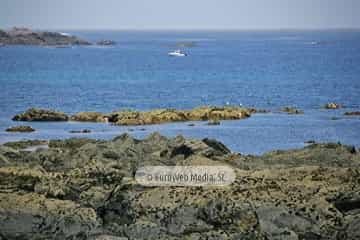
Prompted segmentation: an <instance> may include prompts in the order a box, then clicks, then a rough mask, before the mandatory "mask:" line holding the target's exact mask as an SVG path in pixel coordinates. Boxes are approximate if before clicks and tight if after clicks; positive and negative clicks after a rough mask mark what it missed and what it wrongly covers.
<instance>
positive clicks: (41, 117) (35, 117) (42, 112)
mask: <svg viewBox="0 0 360 240" xmlns="http://www.w3.org/2000/svg"><path fill="white" fill-rule="evenodd" d="M68 119H69V117H68V116H67V115H66V114H65V113H63V112H57V111H53V110H47V109H37V108H30V109H28V110H27V111H26V112H23V113H20V114H17V115H15V116H14V117H13V118H12V120H14V121H27V122H32V121H68Z"/></svg>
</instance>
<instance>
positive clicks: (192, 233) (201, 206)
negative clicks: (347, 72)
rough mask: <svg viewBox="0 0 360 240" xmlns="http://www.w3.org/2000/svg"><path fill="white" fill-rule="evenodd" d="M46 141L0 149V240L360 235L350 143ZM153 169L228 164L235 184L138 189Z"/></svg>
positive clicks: (359, 175)
mask: <svg viewBox="0 0 360 240" xmlns="http://www.w3.org/2000/svg"><path fill="white" fill-rule="evenodd" d="M39 142H40V143H43V142H41V141H39ZM22 144H24V143H22ZM28 144H30V143H28ZM28 144H25V145H26V146H27V147H28ZM33 144H36V142H33ZM25 145H23V146H22V147H25ZM47 145H48V148H47V149H38V150H35V151H24V150H22V149H21V144H20V145H16V143H13V144H12V145H11V144H6V146H5V145H1V146H0V216H2V217H1V218H0V236H1V238H2V239H50V238H51V239H98V240H100V239H117V240H120V239H121V240H126V239H174V240H175V239H213V240H215V239H224V240H225V239H234V240H235V239H264V240H265V239H353V240H355V239H359V237H360V231H359V229H360V225H359V224H360V184H359V182H360V154H359V152H358V150H357V149H355V148H353V147H350V146H345V145H341V144H338V143H312V144H310V145H308V146H306V147H305V148H303V149H297V150H286V151H272V152H269V153H266V154H264V155H261V156H252V155H242V154H239V153H233V152H231V151H230V150H229V149H228V148H227V147H226V146H225V145H223V144H222V143H221V142H218V141H216V140H214V139H203V140H197V139H186V138H184V137H182V136H177V137H174V138H166V137H164V136H161V135H160V134H158V133H153V134H151V135H150V136H148V137H147V138H145V139H143V140H138V139H134V138H132V137H130V136H129V135H126V134H124V135H120V136H118V137H116V138H114V139H112V140H94V139H76V138H71V139H67V140H50V141H49V142H47ZM151 165H155V166H156V165H157V166H159V165H160V166H172V165H178V166H184V165H186V166H192V165H196V166H199V165H207V166H217V165H227V166H230V167H231V168H233V169H234V171H235V172H236V180H235V182H233V183H232V184H231V185H230V186H227V187H145V186H142V185H139V184H138V183H137V182H136V180H135V179H134V173H135V172H136V170H137V169H138V168H140V167H142V166H151Z"/></svg>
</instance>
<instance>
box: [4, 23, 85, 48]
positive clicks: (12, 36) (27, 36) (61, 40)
mask: <svg viewBox="0 0 360 240" xmlns="http://www.w3.org/2000/svg"><path fill="white" fill-rule="evenodd" d="M0 44H2V45H45V46H56V45H60V46H61V45H90V44H91V43H90V42H88V41H86V40H83V39H80V38H78V37H75V36H71V35H68V34H62V33H59V32H48V31H34V30H31V29H28V28H17V27H14V28H12V29H11V30H9V31H3V30H0Z"/></svg>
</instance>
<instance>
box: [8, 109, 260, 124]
mask: <svg viewBox="0 0 360 240" xmlns="http://www.w3.org/2000/svg"><path fill="white" fill-rule="evenodd" d="M255 112H257V110H255V109H248V108H241V107H209V106H207V107H197V108H193V109H191V110H176V109H156V110H151V111H146V112H141V111H130V110H122V111H114V112H111V113H107V114H102V113H100V112H80V113H77V114H75V115H73V116H68V115H66V114H65V113H63V112H58V111H54V110H47V109H35V108H30V109H28V110H27V111H25V112H23V113H20V114H17V115H15V116H14V117H13V118H12V119H13V120H14V121H68V120H72V121H84V122H109V123H111V124H114V125H126V126H136V125H149V124H160V123H168V122H185V121H208V120H216V121H219V120H236V119H243V118H247V117H250V116H251V114H252V113H255Z"/></svg>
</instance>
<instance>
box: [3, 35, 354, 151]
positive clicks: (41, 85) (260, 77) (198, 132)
mask: <svg viewBox="0 0 360 240" xmlns="http://www.w3.org/2000/svg"><path fill="white" fill-rule="evenodd" d="M64 32H66V31H64ZM70 33H72V34H75V35H77V36H80V37H82V38H84V39H87V40H92V41H96V40H100V39H111V40H115V41H117V42H118V44H117V45H115V46H110V47H100V46H84V47H73V48H57V49H55V48H43V47H35V46H34V47H29V46H6V47H0V90H1V91H0V110H1V111H0V142H1V143H3V142H7V141H14V140H20V139H35V138H36V139H54V138H67V137H94V138H105V139H109V138H112V137H114V136H115V135H118V134H121V133H124V132H128V133H129V134H131V135H133V136H135V137H139V138H142V137H144V136H146V135H148V134H149V133H151V132H153V131H160V132H161V133H163V134H165V135H168V136H175V135H177V134H183V135H185V136H187V137H196V138H204V137H212V138H216V139H218V140H221V141H222V142H223V143H225V144H226V145H227V146H229V147H230V148H231V149H232V150H234V151H239V152H241V153H251V154H260V153H263V152H265V151H269V150H274V149H289V148H298V147H302V146H303V145H304V141H307V140H316V141H322V142H325V141H335V142H338V141H340V142H342V143H346V144H351V145H356V146H358V147H360V137H359V133H360V118H359V117H354V116H353V117H345V116H343V113H344V112H345V111H360V31H302V32H298V31H283V32H282V31H277V32H270V31H269V32H256V31H249V32H137V31H122V32H111V31H107V32H95V31H94V32H70ZM184 41H194V42H196V44H197V45H196V46H195V47H191V48H184V49H183V50H184V51H185V52H186V53H188V54H189V56H188V57H185V58H171V57H168V56H167V52H169V51H172V50H175V49H177V47H176V43H177V42H184ZM328 102H336V103H339V104H341V105H345V106H346V107H347V108H346V109H341V110H333V111H328V110H321V109H320V106H322V105H324V104H326V103H328ZM225 104H230V105H243V106H247V107H256V108H264V109H269V110H272V111H273V113H270V114H255V115H253V116H252V117H251V118H248V119H246V120H239V121H223V122H222V124H221V125H220V126H206V125H205V123H204V122H197V123H195V126H194V127H190V126H188V123H171V124H162V125H153V126H145V127H116V126H110V125H107V124H102V123H74V122H68V123H25V124H26V125H31V126H33V127H34V128H36V129H37V131H36V132H34V133H7V132H5V129H6V128H7V127H9V126H13V125H23V124H24V123H21V122H13V121H11V117H12V116H13V115H15V114H16V113H19V112H22V111H24V110H26V109H27V108H29V107H40V108H50V109H56V110H60V111H64V112H66V113H68V114H72V113H76V112H79V111H100V112H110V111H112V110H117V109H134V110H149V109H154V108H180V109H188V108H192V107H196V106H199V105H219V106H222V105H225ZM284 106H292V107H297V108H300V109H302V110H304V111H305V114H304V115H287V114H282V113H278V112H277V111H278V110H279V109H280V108H281V107H284ZM84 128H88V129H91V130H92V133H91V134H69V133H68V131H69V130H79V129H84ZM141 128H145V130H143V129H142V130H141ZM130 129H131V130H133V131H129V130H130Z"/></svg>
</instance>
